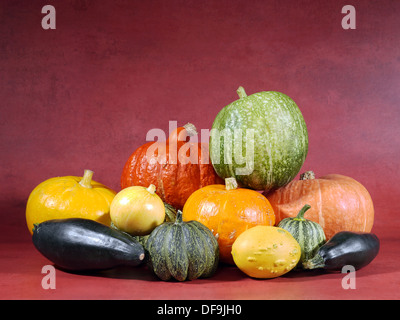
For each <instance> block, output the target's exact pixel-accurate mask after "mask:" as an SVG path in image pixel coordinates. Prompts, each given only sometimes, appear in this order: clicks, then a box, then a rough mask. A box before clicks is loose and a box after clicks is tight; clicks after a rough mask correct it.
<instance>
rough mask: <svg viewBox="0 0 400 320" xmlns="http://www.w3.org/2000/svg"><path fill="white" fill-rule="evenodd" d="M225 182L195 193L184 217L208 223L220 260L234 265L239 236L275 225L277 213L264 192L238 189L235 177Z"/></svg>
mask: <svg viewBox="0 0 400 320" xmlns="http://www.w3.org/2000/svg"><path fill="white" fill-rule="evenodd" d="M225 181H226V182H225V185H211V186H207V187H204V188H201V189H199V190H197V191H196V192H194V193H193V194H192V195H191V196H190V197H189V199H188V200H187V202H186V204H185V206H184V208H183V220H185V221H188V220H197V221H199V222H201V223H203V224H204V225H205V226H207V227H208V228H209V229H210V230H211V231H212V232H213V234H214V235H215V237H216V238H217V239H218V244H219V250H220V260H221V261H222V262H225V263H228V264H234V261H233V259H232V255H231V249H232V244H233V242H234V241H235V240H236V238H237V237H238V236H239V235H240V234H241V233H242V232H243V231H245V230H247V229H249V228H251V227H254V226H257V225H265V226H273V225H274V223H275V215H274V211H273V209H272V207H271V205H270V203H269V202H268V200H267V198H265V197H264V196H263V195H262V194H261V193H259V192H257V191H254V190H249V189H245V188H238V185H237V182H236V180H235V178H226V179H225Z"/></svg>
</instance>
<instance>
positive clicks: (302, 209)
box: [293, 204, 311, 221]
mask: <svg viewBox="0 0 400 320" xmlns="http://www.w3.org/2000/svg"><path fill="white" fill-rule="evenodd" d="M310 208H311V206H310V205H309V204H306V205H304V207H303V208H301V210H300V211H299V213H298V214H297V216H296V218H294V219H293V220H296V221H304V220H306V219H304V214H305V213H306V211H307V210H308V209H310Z"/></svg>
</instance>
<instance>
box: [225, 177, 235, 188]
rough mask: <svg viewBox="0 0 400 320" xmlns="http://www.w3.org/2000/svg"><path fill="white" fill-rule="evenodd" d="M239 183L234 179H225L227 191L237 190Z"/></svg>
mask: <svg viewBox="0 0 400 320" xmlns="http://www.w3.org/2000/svg"><path fill="white" fill-rule="evenodd" d="M237 187H238V183H237V181H236V179H235V178H234V177H230V178H225V189H226V190H233V189H237Z"/></svg>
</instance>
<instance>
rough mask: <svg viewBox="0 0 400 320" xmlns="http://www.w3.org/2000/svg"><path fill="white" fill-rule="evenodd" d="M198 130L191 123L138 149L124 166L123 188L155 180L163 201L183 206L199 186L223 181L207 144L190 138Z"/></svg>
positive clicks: (144, 185)
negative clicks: (163, 139) (210, 155)
mask: <svg viewBox="0 0 400 320" xmlns="http://www.w3.org/2000/svg"><path fill="white" fill-rule="evenodd" d="M196 134H197V130H196V127H195V126H194V125H193V124H191V123H188V124H186V125H184V126H183V127H178V128H177V129H175V130H174V131H173V132H171V134H170V136H169V138H168V140H167V141H166V142H159V141H156V142H148V143H146V144H144V145H142V146H141V147H139V148H138V149H136V150H135V151H134V152H133V153H132V154H131V156H130V157H129V159H128V161H127V162H126V163H125V166H124V168H123V171H122V175H121V188H122V189H124V188H127V187H130V186H143V187H146V188H147V187H148V186H149V185H151V184H153V185H154V186H155V187H156V193H157V195H158V196H160V198H161V199H162V200H163V201H164V202H166V203H168V204H170V205H172V206H173V207H175V208H177V209H182V208H183V205H184V204H185V202H186V200H187V199H188V198H189V196H190V195H191V194H192V193H193V192H194V191H196V190H197V189H199V188H202V187H204V186H207V185H210V184H216V183H222V181H223V180H222V179H221V178H220V177H218V175H217V174H216V173H215V171H214V168H213V166H212V164H211V161H210V158H209V152H208V144H207V143H201V142H191V141H189V140H190V137H191V136H193V135H196Z"/></svg>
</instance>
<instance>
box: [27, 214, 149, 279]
mask: <svg viewBox="0 0 400 320" xmlns="http://www.w3.org/2000/svg"><path fill="white" fill-rule="evenodd" d="M32 241H33V244H34V245H35V247H36V249H37V250H38V251H39V252H40V253H41V254H43V255H44V256H45V257H46V258H47V259H49V260H50V261H52V262H53V263H54V264H55V265H56V266H58V267H60V268H62V269H66V270H71V271H83V270H102V269H110V268H114V267H117V266H132V267H134V266H138V265H140V264H141V263H142V262H143V260H144V257H145V251H144V248H143V246H142V245H141V244H140V243H139V242H138V241H137V240H135V239H134V238H133V237H132V236H130V235H128V234H126V233H124V232H122V231H119V230H116V229H113V228H110V227H108V226H106V225H103V224H101V223H99V222H96V221H93V220H88V219H81V218H70V219H56V220H48V221H45V222H42V223H40V224H37V225H35V227H34V229H33V236H32Z"/></svg>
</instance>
